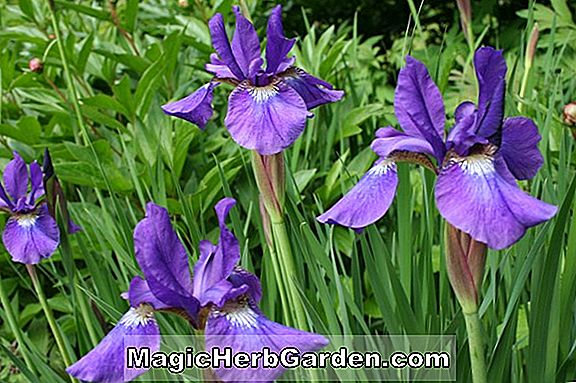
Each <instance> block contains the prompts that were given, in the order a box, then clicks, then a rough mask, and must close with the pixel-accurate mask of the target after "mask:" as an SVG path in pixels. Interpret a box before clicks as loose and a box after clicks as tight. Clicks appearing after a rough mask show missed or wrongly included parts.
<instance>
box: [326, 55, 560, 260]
mask: <svg viewBox="0 0 576 383" xmlns="http://www.w3.org/2000/svg"><path fill="white" fill-rule="evenodd" d="M474 66H475V69H476V76H477V78H478V83H479V95H478V105H475V104H474V103H472V102H469V101H466V102H463V103H461V104H460V105H459V106H458V108H457V109H456V111H455V125H454V127H453V128H452V129H451V130H450V132H449V134H448V136H447V137H446V138H445V139H444V124H445V113H444V103H443V100H442V95H441V94H440V91H439V89H438V88H437V86H436V84H435V83H434V82H433V81H432V79H431V78H430V74H429V73H428V70H427V69H426V67H425V66H424V64H422V63H421V62H419V61H417V60H415V59H414V58H412V57H410V56H407V58H406V66H405V67H404V68H403V69H402V70H401V71H400V74H399V76H398V85H397V87H396V93H395V98H394V109H395V113H396V117H397V119H398V122H399V124H400V126H401V127H402V129H403V132H401V131H399V130H396V129H394V128H392V127H386V128H381V129H379V130H378V131H377V132H376V139H375V140H374V141H373V143H372V150H374V152H376V154H378V156H379V157H380V158H379V159H378V160H377V161H376V163H375V164H374V166H373V167H372V168H371V169H370V170H368V172H367V173H366V174H365V175H364V176H363V177H362V179H361V180H360V181H359V182H358V184H356V186H355V187H354V188H352V189H351V190H350V191H349V192H348V194H346V195H345V196H344V197H343V198H342V199H341V200H340V201H338V202H337V203H336V204H335V205H334V206H333V207H332V208H330V209H329V210H328V211H326V212H325V213H324V214H322V215H321V216H320V217H318V220H319V221H320V222H324V223H334V224H340V225H343V226H347V227H351V228H356V229H359V228H362V227H365V226H367V225H369V224H371V223H374V222H375V221H377V220H378V219H380V218H381V217H382V216H383V215H384V214H385V213H386V211H387V210H388V208H389V207H390V205H391V204H392V200H393V198H394V195H395V193H396V186H397V184H398V177H397V173H396V165H395V161H411V162H416V163H420V164H423V165H425V166H427V167H429V168H432V169H433V170H434V171H435V172H436V173H437V174H438V178H437V181H436V186H435V197H436V205H437V206H438V210H439V211H440V213H441V214H442V216H443V217H444V218H445V219H446V220H447V221H448V222H449V223H450V224H452V225H453V226H455V227H456V228H458V229H460V230H461V231H463V232H465V233H468V234H469V235H470V236H472V237H473V238H474V239H475V240H477V241H479V242H483V243H485V244H487V245H488V246H489V247H491V248H494V249H503V248H506V247H508V246H510V245H511V244H513V243H514V242H516V241H518V240H519V239H520V238H521V237H522V236H523V235H524V233H525V231H526V229H527V228H529V227H532V226H535V225H537V224H540V223H542V222H544V221H546V220H548V219H550V218H551V217H552V216H553V215H554V214H555V213H556V210H557V208H556V207H555V206H552V205H549V204H547V203H544V202H542V201H540V200H538V199H536V198H534V197H531V196H530V195H528V194H527V193H525V192H523V191H522V190H521V189H520V188H519V187H518V185H517V184H516V180H527V179H531V178H532V177H534V176H535V175H536V173H537V172H538V170H539V169H540V167H541V166H542V164H543V158H542V155H541V154H540V151H539V149H538V142H539V141H540V139H541V137H540V135H539V134H538V128H537V127H536V125H535V124H534V122H533V121H532V120H531V119H529V118H526V117H509V118H504V94H505V89H506V83H505V77H506V62H505V60H504V57H503V56H502V52H501V51H498V50H495V49H494V48H491V47H483V48H480V49H478V50H477V51H476V53H475V56H474ZM431 159H435V160H436V163H437V164H438V165H434V163H433V162H432V160H431Z"/></svg>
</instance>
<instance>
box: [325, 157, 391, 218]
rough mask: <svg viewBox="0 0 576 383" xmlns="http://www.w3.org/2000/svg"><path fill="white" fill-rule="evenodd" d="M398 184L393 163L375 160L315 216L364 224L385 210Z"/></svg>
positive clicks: (388, 206) (380, 215) (382, 214)
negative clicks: (337, 198)
mask: <svg viewBox="0 0 576 383" xmlns="http://www.w3.org/2000/svg"><path fill="white" fill-rule="evenodd" d="M397 186H398V176H397V174H396V165H395V164H394V163H393V162H391V161H389V160H384V161H380V162H379V163H376V165H374V166H373V167H372V168H371V169H370V170H368V172H367V173H366V174H365V175H364V176H363V177H362V178H361V179H360V181H359V182H358V183H357V184H356V186H354V187H353V188H352V189H351V190H350V191H349V192H348V193H347V194H346V195H345V196H344V197H342V199H341V200H340V201H338V202H336V204H335V205H334V206H332V207H331V208H330V209H329V210H328V211H326V212H325V213H324V214H322V215H321V216H319V217H318V218H317V219H318V221H320V222H322V223H330V224H338V225H342V226H346V227H350V228H353V229H361V228H363V227H366V226H368V225H370V224H372V223H374V222H376V221H377V220H379V219H380V218H382V217H383V216H384V214H386V212H387V211H388V209H389V208H390V205H391V204H392V201H393V200H394V195H395V194H396V187H397Z"/></svg>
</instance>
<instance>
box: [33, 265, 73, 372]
mask: <svg viewBox="0 0 576 383" xmlns="http://www.w3.org/2000/svg"><path fill="white" fill-rule="evenodd" d="M26 270H28V274H29V275H30V279H31V280H32V285H33V286H34V290H35V291H36V295H38V300H39V301H40V305H41V306H42V310H44V315H45V316H46V320H47V321H48V325H49V326H50V330H51V331H52V335H54V339H55V340H56V345H57V346H58V350H59V351H60V355H62V359H63V360H64V364H65V365H66V366H70V365H71V364H72V360H71V359H70V354H69V353H68V349H67V348H66V345H65V344H64V338H63V337H62V333H61V332H60V328H59V327H58V324H57V323H56V319H55V318H54V313H53V312H52V309H51V308H50V305H49V304H48V301H47V300H46V295H45V294H44V290H43V289H42V285H41V284H40V281H39V280H38V275H37V274H36V269H35V268H34V265H26ZM70 380H71V381H72V382H74V383H75V382H76V379H74V378H73V377H72V376H70Z"/></svg>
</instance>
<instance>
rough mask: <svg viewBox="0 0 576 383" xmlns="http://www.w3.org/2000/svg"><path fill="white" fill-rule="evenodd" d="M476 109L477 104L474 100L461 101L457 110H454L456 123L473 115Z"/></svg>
mask: <svg viewBox="0 0 576 383" xmlns="http://www.w3.org/2000/svg"><path fill="white" fill-rule="evenodd" d="M475 111H476V105H474V103H473V102H471V101H464V102H461V103H460V105H458V107H457V108H456V111H454V119H455V120H456V123H459V122H460V121H462V120H463V119H464V118H465V117H467V116H469V115H471V114H472V113H474V112H475Z"/></svg>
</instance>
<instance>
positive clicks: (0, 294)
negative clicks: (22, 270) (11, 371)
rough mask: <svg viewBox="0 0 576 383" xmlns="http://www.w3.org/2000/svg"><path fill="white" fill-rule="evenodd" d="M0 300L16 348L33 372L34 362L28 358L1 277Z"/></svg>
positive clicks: (26, 349)
mask: <svg viewBox="0 0 576 383" xmlns="http://www.w3.org/2000/svg"><path fill="white" fill-rule="evenodd" d="M0 301H1V302H2V307H3V308H4V312H5V313H6V320H7V322H8V325H9V326H10V329H11V330H12V333H13V334H14V338H16V342H18V348H19V349H20V353H21V354H22V358H23V359H24V362H25V363H26V366H27V367H28V369H29V370H30V371H31V372H32V373H35V372H36V370H35V368H34V364H32V361H31V360H30V355H28V348H27V346H26V343H25V342H24V338H23V337H22V333H21V330H20V327H19V326H18V322H17V321H16V316H15V315H14V312H13V311H12V305H11V303H10V299H9V298H8V294H7V293H6V290H4V285H3V284H2V279H1V278H0Z"/></svg>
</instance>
